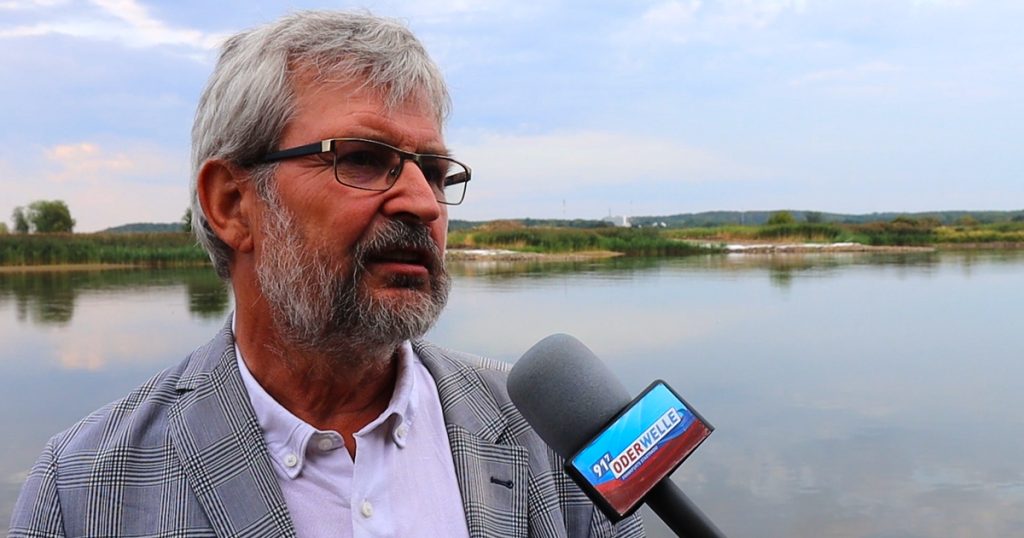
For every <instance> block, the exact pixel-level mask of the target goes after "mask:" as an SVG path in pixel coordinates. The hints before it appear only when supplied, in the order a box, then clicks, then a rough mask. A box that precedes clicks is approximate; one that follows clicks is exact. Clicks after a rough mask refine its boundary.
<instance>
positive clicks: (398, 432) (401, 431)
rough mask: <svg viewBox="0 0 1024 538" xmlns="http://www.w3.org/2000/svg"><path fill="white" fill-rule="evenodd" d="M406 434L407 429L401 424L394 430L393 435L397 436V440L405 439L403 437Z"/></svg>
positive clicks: (407, 432)
mask: <svg viewBox="0 0 1024 538" xmlns="http://www.w3.org/2000/svg"><path fill="white" fill-rule="evenodd" d="M408 434H409V427H408V426H406V425H405V424H402V425H400V426H399V427H397V428H395V435H397V436H398V438H399V439H405V436H406V435H408Z"/></svg>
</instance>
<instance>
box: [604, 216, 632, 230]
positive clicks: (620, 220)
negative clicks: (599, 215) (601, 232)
mask: <svg viewBox="0 0 1024 538" xmlns="http://www.w3.org/2000/svg"><path fill="white" fill-rule="evenodd" d="M601 222H608V223H611V224H612V225H613V226H617V227H619V228H629V227H630V226H632V225H631V224H630V223H629V217H624V216H619V215H615V216H612V215H608V216H607V217H605V218H603V219H601Z"/></svg>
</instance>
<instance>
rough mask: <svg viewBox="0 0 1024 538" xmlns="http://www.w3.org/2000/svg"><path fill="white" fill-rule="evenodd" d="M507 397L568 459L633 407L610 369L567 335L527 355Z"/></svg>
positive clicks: (548, 340) (539, 345)
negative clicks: (607, 425)
mask: <svg viewBox="0 0 1024 538" xmlns="http://www.w3.org/2000/svg"><path fill="white" fill-rule="evenodd" d="M508 394H509V396H510V397H511V398H512V403H513V404H515V406H516V408H517V409H519V412H520V413H522V415H523V417H524V418H525V419H526V421H527V422H529V423H530V425H531V426H533V429H534V431H536V432H537V434H538V435H540V437H541V439H543V440H544V442H546V443H547V444H548V445H549V446H550V447H551V448H552V449H554V451H555V452H557V453H558V454H559V455H560V456H562V457H563V458H566V459H568V458H569V457H570V456H572V455H573V454H574V453H575V452H576V451H577V450H579V449H580V448H581V447H582V446H583V444H584V443H587V442H588V441H590V440H591V439H593V438H594V437H595V436H597V434H598V432H600V430H601V428H602V427H604V426H605V425H606V424H607V423H608V422H610V421H611V420H612V419H613V418H614V417H615V415H616V414H618V412H619V411H621V410H622V409H623V408H624V407H626V405H628V404H629V402H630V401H632V397H630V395H629V391H627V390H626V388H625V387H624V386H622V383H620V382H619V380H618V379H616V378H615V375H614V374H612V372H611V371H610V370H608V367H607V366H605V365H604V363H602V362H601V361H600V360H599V359H598V358H597V357H596V356H595V355H594V353H593V352H592V351H590V349H589V348H587V346H585V345H583V342H580V341H579V340H577V339H576V338H574V337H572V336H569V335H567V334H553V335H551V336H548V337H547V338H545V339H543V340H541V341H540V342H537V343H536V344H535V345H534V346H533V347H531V348H530V349H529V350H527V352H526V353H524V354H523V356H522V358H520V359H519V361H518V362H516V364H515V366H513V367H512V371H511V372H509V375H508Z"/></svg>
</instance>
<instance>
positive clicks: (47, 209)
mask: <svg viewBox="0 0 1024 538" xmlns="http://www.w3.org/2000/svg"><path fill="white" fill-rule="evenodd" d="M26 217H27V218H28V220H29V222H31V223H32V228H33V229H34V230H35V231H36V232H37V233H53V232H70V231H71V230H72V229H73V228H74V227H75V219H73V218H71V211H70V210H69V209H68V206H67V204H65V203H64V201H63V200H36V201H35V202H32V203H31V204H29V206H28V214H27V215H26Z"/></svg>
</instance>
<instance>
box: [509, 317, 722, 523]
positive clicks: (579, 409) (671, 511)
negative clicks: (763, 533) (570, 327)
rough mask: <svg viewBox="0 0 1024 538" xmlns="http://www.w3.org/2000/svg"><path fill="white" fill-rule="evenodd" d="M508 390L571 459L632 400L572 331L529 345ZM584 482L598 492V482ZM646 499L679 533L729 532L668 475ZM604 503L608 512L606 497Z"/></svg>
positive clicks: (527, 416) (590, 490)
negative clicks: (719, 526)
mask: <svg viewBox="0 0 1024 538" xmlns="http://www.w3.org/2000/svg"><path fill="white" fill-rule="evenodd" d="M652 387H653V385H652ZM668 390H671V389H668ZM508 393H509V396H510V397H511V399H512V403H513V404H515V406H516V408H517V409H518V410H519V412H520V413H521V414H522V415H523V417H524V418H525V419H526V421H527V422H528V423H530V426H532V427H533V429H534V431H536V432H537V434H538V435H539V436H540V437H541V439H543V440H544V442H546V443H547V444H548V446H550V447H551V448H552V449H553V450H554V451H555V452H556V453H558V455H560V456H561V457H562V458H564V459H565V460H566V461H567V462H568V461H570V460H571V458H572V457H573V455H574V454H575V453H576V452H577V451H579V450H581V448H583V447H584V446H587V445H588V443H591V441H593V440H594V439H595V437H596V436H598V434H599V433H600V432H601V430H602V429H603V428H605V427H606V426H608V425H609V423H611V422H612V420H613V419H614V418H616V416H617V415H619V413H620V412H622V411H623V410H625V409H626V408H627V407H628V406H629V405H630V403H631V401H632V398H631V397H630V394H629V391H627V390H626V388H625V387H624V386H623V385H622V383H620V382H619V380H618V379H616V377H615V375H614V374H612V372H611V371H610V370H609V369H608V367H607V366H605V365H604V363H602V362H601V361H600V359H598V358H597V357H596V356H595V355H594V353H593V352H592V351H590V349H589V348H587V346H586V345H584V344H583V342H580V341H579V340H577V339H576V338H574V337H572V336H569V335H567V334H554V335H551V336H548V337H547V338H544V339H543V340H541V341H540V342H537V343H536V344H535V345H534V346H533V347H532V348H530V349H529V350H527V352H526V353H524V354H523V356H522V358H520V359H519V361H518V362H517V363H516V364H515V365H514V366H513V367H512V371H511V372H509V376H508ZM680 400H681V399H680ZM683 403H684V405H685V402H683ZM697 418H698V419H699V418H700V417H699V415H698V416H697ZM701 423H703V420H702V419H701ZM652 431H653V428H652ZM707 433H710V429H708V430H707ZM706 435H707V434H705V436H706ZM700 440H703V438H701V439H700ZM700 440H698V441H696V444H699V442H700ZM696 444H694V445H693V447H692V448H695V447H696ZM692 448H691V449H692ZM683 457H685V455H684V456H683ZM652 459H653V457H652ZM679 461H681V460H679ZM566 470H567V471H570V474H573V475H574V478H577V475H578V473H573V472H571V471H572V470H573V469H572V467H571V466H570V465H566ZM617 476H618V475H617ZM623 476H624V477H625V476H626V475H623ZM577 482H580V480H579V479H577ZM580 485H581V487H583V489H584V491H586V492H587V493H588V494H589V495H591V497H594V495H595V493H594V488H592V487H587V486H586V485H584V484H580ZM597 495H598V496H599V497H600V494H599V493H598V494H597ZM595 500H597V499H595ZM641 502H646V503H647V505H648V506H650V507H651V509H652V510H653V511H654V513H655V514H657V515H658V517H660V518H661V520H662V521H664V522H665V524H666V525H668V527H669V528H670V529H672V531H673V532H674V533H675V534H676V535H677V536H682V537H690V538H724V536H725V535H724V534H722V532H721V531H720V530H718V528H717V527H715V525H714V524H713V523H712V522H711V521H710V520H709V519H708V518H707V516H705V515H704V513H703V512H701V511H700V509H699V508H697V507H696V506H695V505H694V504H693V503H692V502H691V501H690V499H689V498H687V497H686V495H685V494H684V493H683V492H682V491H681V490H680V489H679V488H678V487H677V486H676V485H675V483H673V482H672V480H671V479H670V478H669V477H668V476H667V475H666V476H665V477H664V478H663V479H662V480H661V481H660V482H658V483H657V485H655V486H654V487H653V488H652V489H651V490H650V492H648V493H647V495H646V496H644V497H643V499H642V501H641ZM599 504H601V505H603V506H602V508H603V509H604V510H605V512H606V514H607V512H608V509H607V508H605V506H604V505H606V503H599ZM638 505H639V503H638ZM611 519H613V520H614V519H615V518H611Z"/></svg>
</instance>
